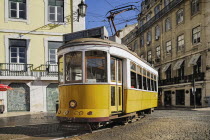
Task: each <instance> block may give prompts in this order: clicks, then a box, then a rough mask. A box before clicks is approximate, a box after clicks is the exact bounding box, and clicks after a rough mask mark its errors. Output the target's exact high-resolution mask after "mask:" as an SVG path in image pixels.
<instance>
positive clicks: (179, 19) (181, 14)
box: [176, 9, 184, 24]
mask: <svg viewBox="0 0 210 140" xmlns="http://www.w3.org/2000/svg"><path fill="white" fill-rule="evenodd" d="M183 21H184V10H183V9H180V10H179V11H177V13H176V22H177V24H180V23H182V22H183Z"/></svg>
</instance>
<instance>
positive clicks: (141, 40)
mask: <svg viewBox="0 0 210 140" xmlns="http://www.w3.org/2000/svg"><path fill="white" fill-rule="evenodd" d="M140 47H144V36H143V35H142V36H141V38H140Z"/></svg>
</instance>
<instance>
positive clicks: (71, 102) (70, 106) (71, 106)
mask: <svg viewBox="0 0 210 140" xmlns="http://www.w3.org/2000/svg"><path fill="white" fill-rule="evenodd" d="M76 106H77V102H76V101H75V100H71V101H70V102H69V108H75V107H76Z"/></svg>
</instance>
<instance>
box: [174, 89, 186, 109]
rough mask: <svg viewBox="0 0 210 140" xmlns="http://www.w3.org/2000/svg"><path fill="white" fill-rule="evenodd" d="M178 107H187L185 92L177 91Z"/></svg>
mask: <svg viewBox="0 0 210 140" xmlns="http://www.w3.org/2000/svg"><path fill="white" fill-rule="evenodd" d="M176 105H185V90H176Z"/></svg>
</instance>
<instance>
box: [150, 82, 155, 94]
mask: <svg viewBox="0 0 210 140" xmlns="http://www.w3.org/2000/svg"><path fill="white" fill-rule="evenodd" d="M151 87H152V88H151V90H152V91H155V90H154V89H155V88H154V80H151Z"/></svg>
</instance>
